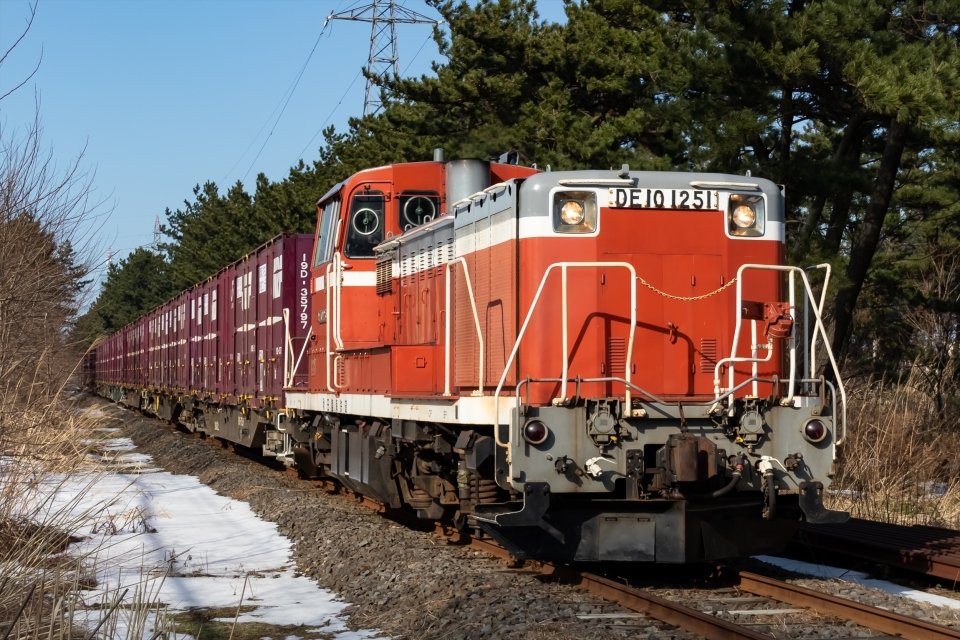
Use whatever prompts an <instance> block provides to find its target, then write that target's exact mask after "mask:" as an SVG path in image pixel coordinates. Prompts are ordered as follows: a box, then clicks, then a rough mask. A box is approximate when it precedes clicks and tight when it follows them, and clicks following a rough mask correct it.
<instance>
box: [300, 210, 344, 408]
mask: <svg viewBox="0 0 960 640" xmlns="http://www.w3.org/2000/svg"><path fill="white" fill-rule="evenodd" d="M339 228H340V196H339V195H334V196H333V197H332V198H329V199H327V200H326V201H322V202H321V203H320V206H319V215H318V217H317V233H316V236H315V239H314V245H313V263H312V264H313V266H312V268H311V283H310V291H311V300H310V306H311V309H312V313H311V318H310V326H311V327H312V331H311V332H310V344H309V345H308V346H307V354H306V358H307V375H308V380H309V382H308V388H309V389H310V391H311V392H313V393H317V392H320V393H323V392H327V391H330V390H331V388H332V385H333V380H332V379H331V380H329V381H328V379H327V366H328V364H329V361H328V359H329V358H330V357H331V356H330V352H332V351H335V350H336V346H337V343H336V339H335V336H334V335H333V324H332V318H331V317H330V316H329V314H328V308H329V307H330V306H332V299H333V295H332V294H333V291H332V289H331V287H330V281H331V280H332V278H333V273H332V272H333V254H334V251H333V249H334V246H335V244H336V236H337V232H338V230H339Z"/></svg>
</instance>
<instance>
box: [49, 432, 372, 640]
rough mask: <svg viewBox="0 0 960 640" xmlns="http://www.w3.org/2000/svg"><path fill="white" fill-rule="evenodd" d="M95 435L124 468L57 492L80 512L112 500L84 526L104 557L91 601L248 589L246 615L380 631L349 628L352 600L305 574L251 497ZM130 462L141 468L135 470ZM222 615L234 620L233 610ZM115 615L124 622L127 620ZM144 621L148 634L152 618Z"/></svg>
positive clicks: (326, 628) (180, 600) (224, 597)
mask: <svg viewBox="0 0 960 640" xmlns="http://www.w3.org/2000/svg"><path fill="white" fill-rule="evenodd" d="M97 444H98V445H100V447H101V450H106V451H116V452H123V453H122V454H120V455H118V456H116V457H111V458H109V460H111V461H112V462H113V464H114V467H115V468H117V469H118V470H117V472H116V473H113V474H110V475H107V476H104V477H97V476H86V477H77V478H74V479H73V480H72V481H71V482H70V483H69V484H68V485H67V486H66V487H63V488H62V489H61V490H60V491H58V492H57V495H56V501H57V502H59V503H60V504H64V505H65V504H69V503H70V501H71V500H74V499H75V500H76V501H77V504H76V505H75V509H76V510H77V511H80V510H82V509H87V508H90V507H92V506H94V505H96V504H98V503H102V504H106V505H109V506H108V507H107V508H106V510H105V512H104V513H103V514H102V516H101V517H100V518H98V519H97V523H93V524H91V525H90V526H89V527H87V529H86V530H84V531H79V532H77V533H78V534H80V535H82V536H87V538H86V539H85V540H84V541H83V542H81V543H79V547H80V551H90V550H93V549H98V551H97V555H98V557H99V560H101V561H102V562H101V567H100V568H99V569H98V571H99V573H98V575H97V582H98V585H97V587H96V588H95V589H94V590H93V591H92V592H90V594H89V597H88V599H87V601H88V602H90V603H92V602H100V601H103V600H104V599H106V600H112V598H114V597H115V596H116V594H118V593H120V592H122V591H123V589H124V588H127V587H129V588H130V593H131V594H133V593H134V592H136V591H139V592H140V593H148V594H152V597H153V599H154V601H158V602H163V603H165V604H166V605H168V610H170V611H183V610H186V609H190V608H234V609H235V608H236V607H237V606H238V605H240V604H241V601H240V599H241V594H242V597H243V602H242V604H243V605H244V606H245V607H250V606H253V607H256V608H255V609H253V610H251V611H246V612H243V613H241V614H240V616H239V618H238V621H239V622H261V623H266V624H276V625H308V626H311V627H322V629H323V632H325V633H333V634H336V638H337V639H340V640H352V639H354V638H371V637H374V636H376V635H378V632H376V631H362V632H351V631H349V630H348V629H347V626H346V624H345V620H344V619H343V618H342V617H340V615H339V614H340V612H341V611H342V610H343V609H344V608H345V607H346V606H347V603H345V602H343V601H341V600H338V599H337V597H336V594H334V593H333V592H331V591H327V590H325V589H320V588H319V587H318V586H317V585H316V584H315V583H314V582H313V581H312V580H310V579H309V578H306V577H303V576H301V575H299V574H297V573H296V572H295V567H294V563H293V561H292V560H291V549H292V545H291V542H290V540H289V539H287V538H286V537H284V536H281V535H280V534H279V532H278V531H277V526H276V525H275V524H273V523H270V522H265V521H264V520H261V519H260V518H259V517H258V516H257V515H256V514H254V513H253V511H252V510H251V509H250V507H249V505H247V504H246V503H244V502H239V501H237V500H232V499H230V498H227V497H225V496H221V495H218V494H217V493H216V492H214V491H213V490H212V489H211V488H209V487H207V486H206V485H203V484H201V483H200V481H199V480H198V479H197V478H195V477H193V476H183V475H173V474H171V473H168V472H166V471H156V470H153V469H150V468H147V467H148V465H150V464H151V463H152V458H151V457H150V456H148V455H145V454H141V453H135V452H133V451H132V450H133V449H134V448H135V447H134V446H133V442H132V441H130V439H129V438H110V439H108V440H102V441H98V442H97ZM131 466H133V467H137V469H138V470H139V472H136V471H135V472H133V473H130V472H129V471H130V467H131ZM91 481H92V482H93V485H92V487H91V486H90V482H91ZM105 523H106V524H105ZM108 525H109V526H108ZM130 598H132V596H128V599H127V601H128V602H129V600H130ZM122 611H124V609H123V608H121V609H119V610H118V614H119V613H120V612H122ZM121 617H122V616H121ZM223 621H225V622H231V623H232V621H233V616H231V617H230V618H229V619H228V620H227V619H224V620H223ZM117 623H118V624H119V625H120V627H121V629H118V631H120V630H122V629H123V628H128V625H127V624H125V623H124V622H123V621H122V620H117ZM134 626H136V627H140V625H134ZM146 627H147V628H146V629H144V634H145V637H147V638H149V637H150V636H151V635H152V624H150V625H146Z"/></svg>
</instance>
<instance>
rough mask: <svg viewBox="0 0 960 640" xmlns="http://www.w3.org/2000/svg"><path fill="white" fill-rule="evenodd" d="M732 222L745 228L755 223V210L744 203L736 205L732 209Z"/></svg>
mask: <svg viewBox="0 0 960 640" xmlns="http://www.w3.org/2000/svg"><path fill="white" fill-rule="evenodd" d="M733 224H735V225H737V226H738V227H740V228H741V229H746V228H748V227H752V226H753V225H755V224H757V212H756V211H754V210H753V209H752V208H751V207H748V206H747V205H745V204H741V205H738V206H737V208H736V209H734V210H733Z"/></svg>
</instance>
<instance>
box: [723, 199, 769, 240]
mask: <svg viewBox="0 0 960 640" xmlns="http://www.w3.org/2000/svg"><path fill="white" fill-rule="evenodd" d="M764 217H765V209H764V201H763V196H759V195H757V196H755V195H745V194H742V193H731V194H730V203H729V205H728V206H727V219H728V220H729V225H728V226H729V229H730V235H732V236H762V235H763V226H764Z"/></svg>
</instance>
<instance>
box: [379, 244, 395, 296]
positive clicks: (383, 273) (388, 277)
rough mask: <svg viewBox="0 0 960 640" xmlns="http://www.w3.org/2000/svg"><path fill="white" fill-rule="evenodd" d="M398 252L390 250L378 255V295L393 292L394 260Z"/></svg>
mask: <svg viewBox="0 0 960 640" xmlns="http://www.w3.org/2000/svg"><path fill="white" fill-rule="evenodd" d="M396 255H397V253H396V252H395V251H389V252H387V253H382V254H380V255H379V256H377V295H378V296H385V295H387V294H389V293H393V260H394V258H395V257H396Z"/></svg>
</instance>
